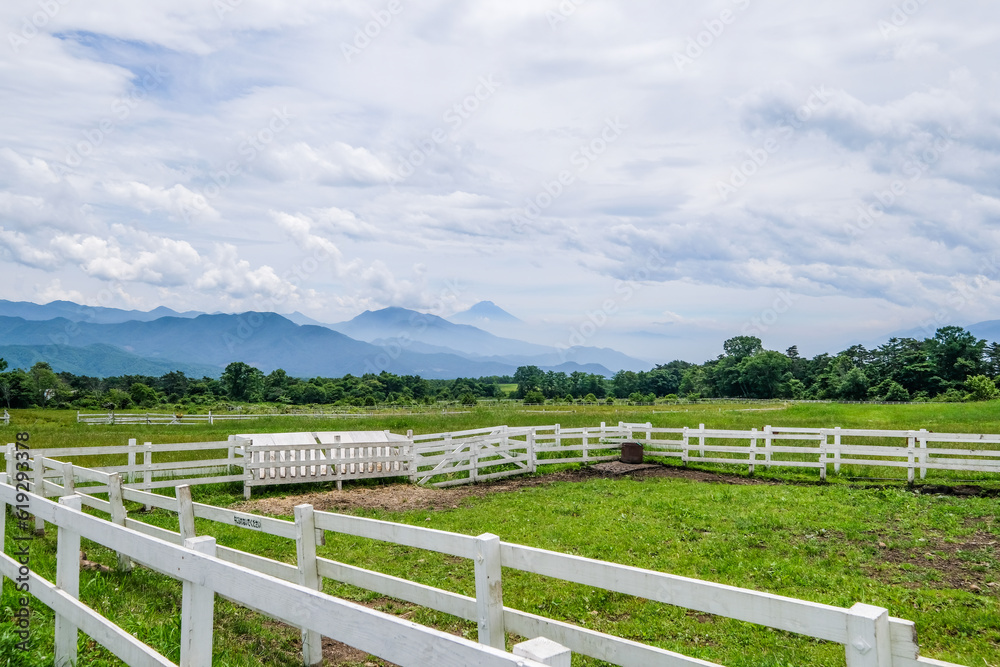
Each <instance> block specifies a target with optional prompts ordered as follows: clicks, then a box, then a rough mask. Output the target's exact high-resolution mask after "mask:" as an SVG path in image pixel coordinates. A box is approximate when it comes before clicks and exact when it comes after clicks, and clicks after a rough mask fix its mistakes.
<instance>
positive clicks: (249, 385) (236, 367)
mask: <svg viewBox="0 0 1000 667" xmlns="http://www.w3.org/2000/svg"><path fill="white" fill-rule="evenodd" d="M221 382H222V386H223V388H224V390H225V392H226V395H227V396H228V397H229V398H230V399H232V400H234V401H249V402H255V401H261V400H263V398H264V382H265V379H264V373H263V372H262V371H261V370H260V369H259V368H254V367H253V366H250V365H249V364H245V363H243V362H242V361H234V362H233V363H231V364H229V365H228V366H226V370H224V371H223V372H222V378H221Z"/></svg>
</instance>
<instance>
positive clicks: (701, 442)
mask: <svg viewBox="0 0 1000 667" xmlns="http://www.w3.org/2000/svg"><path fill="white" fill-rule="evenodd" d="M698 431H699V433H698V456H699V457H700V458H705V425H704V424H698ZM630 435H631V434H630Z"/></svg>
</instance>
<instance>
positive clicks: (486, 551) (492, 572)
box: [475, 533, 505, 650]
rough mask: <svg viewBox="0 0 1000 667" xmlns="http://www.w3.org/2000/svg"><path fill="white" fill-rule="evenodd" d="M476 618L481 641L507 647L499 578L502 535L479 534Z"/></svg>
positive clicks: (477, 540)
mask: <svg viewBox="0 0 1000 667" xmlns="http://www.w3.org/2000/svg"><path fill="white" fill-rule="evenodd" d="M475 571H476V618H477V620H478V624H479V643H480V644H487V645H488V646H492V647H493V648H498V649H501V650H504V646H505V644H504V639H505V631H504V624H503V583H502V582H501V579H500V538H499V537H497V536H496V535H492V534H490V533H483V534H482V535H479V536H478V537H476V558H475Z"/></svg>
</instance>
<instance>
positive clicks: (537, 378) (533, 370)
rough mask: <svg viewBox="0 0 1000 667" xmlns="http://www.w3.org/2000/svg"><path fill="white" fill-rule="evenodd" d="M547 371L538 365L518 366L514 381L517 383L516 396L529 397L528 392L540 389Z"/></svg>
mask: <svg viewBox="0 0 1000 667" xmlns="http://www.w3.org/2000/svg"><path fill="white" fill-rule="evenodd" d="M544 377H545V373H543V372H542V369H540V368H539V367H538V366H518V368H517V370H516V371H514V382H515V383H516V384H517V392H516V393H515V394H514V398H524V399H527V397H528V393H529V392H532V391H540V390H541V387H542V380H543V379H544Z"/></svg>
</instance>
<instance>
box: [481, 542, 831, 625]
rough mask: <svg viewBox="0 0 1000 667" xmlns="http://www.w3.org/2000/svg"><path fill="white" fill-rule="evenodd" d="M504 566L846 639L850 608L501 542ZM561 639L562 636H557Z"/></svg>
mask: <svg viewBox="0 0 1000 667" xmlns="http://www.w3.org/2000/svg"><path fill="white" fill-rule="evenodd" d="M500 552H501V559H502V562H503V566H504V567H512V568H516V569H518V570H523V571H525V572H534V573H535V574H541V575H543V576H547V577H553V578H556V579H563V580H565V581H572V582H575V583H579V584H583V585H585V586H594V587H596V588H604V589H606V590H610V591H615V592H618V593H625V594H627V595H635V596H636V597H642V598H646V599H649V600H655V601H657V602H664V603H666V604H672V605H676V606H678V607H687V608H689V609H694V610H697V611H703V612H705V613H707V614H716V615H718V616H726V617H728V618H735V619H737V620H741V621H748V622H750V623H758V624H761V625H767V626H770V627H773V628H777V629H779V630H786V631H788V632H795V633H798V634H804V635H809V636H812V637H816V638H818V639H825V640H827V641H832V642H837V643H839V644H843V643H845V641H846V638H847V615H848V612H847V610H846V609H841V608H839V607H831V606H829V605H824V604H818V603H814V602H807V601H804V600H796V599H794V598H787V597H782V596H779V595H772V594H770V593H761V592H758V591H752V590H748V589H744V588H736V587H734V586H726V585H723V584H716V583H712V582H708V581H700V580H698V579H690V578H688V577H679V576H677V575H672V574H665V573H662V572H654V571H652V570H643V569H640V568H636V567H629V566H627V565H618V564H616V563H605V562H602V561H597V560H592V559H589V558H582V557H580V556H571V555H568V554H560V553H556V552H554V551H546V550H544V549H535V548H532V547H525V546H520V545H515V544H509V543H507V542H502V543H501V545H500ZM557 641H558V640H557Z"/></svg>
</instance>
